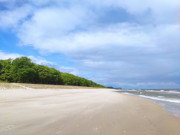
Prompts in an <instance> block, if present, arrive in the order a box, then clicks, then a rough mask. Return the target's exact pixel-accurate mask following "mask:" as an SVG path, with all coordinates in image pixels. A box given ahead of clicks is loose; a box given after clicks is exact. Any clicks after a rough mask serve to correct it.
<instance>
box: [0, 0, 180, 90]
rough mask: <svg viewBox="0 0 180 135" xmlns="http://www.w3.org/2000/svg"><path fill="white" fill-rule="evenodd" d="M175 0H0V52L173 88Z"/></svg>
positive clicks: (179, 32)
mask: <svg viewBox="0 0 180 135" xmlns="http://www.w3.org/2000/svg"><path fill="white" fill-rule="evenodd" d="M179 7H180V1H179V0H158V1H157V0H143V1H142V0H133V1H132V0H125V1H124V0H104V1H102V0H95V1H92V0H81V1H79V0H0V59H7V58H17V57H20V56H27V57H30V58H31V59H32V60H33V61H34V62H35V63H37V64H44V65H48V66H52V67H55V68H57V69H58V70H60V71H63V72H68V73H72V74H75V75H78V76H81V77H85V78H87V79H90V80H93V81H95V82H97V83H100V84H103V85H105V86H114V87H122V88H180V81H179V80H180V70H179V69H180V61H179V58H180V16H179V13H180V8H179Z"/></svg>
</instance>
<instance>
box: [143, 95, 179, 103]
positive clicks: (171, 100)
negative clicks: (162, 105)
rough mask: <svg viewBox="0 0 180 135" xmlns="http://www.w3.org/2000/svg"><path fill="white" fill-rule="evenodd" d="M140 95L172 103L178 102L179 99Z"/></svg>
mask: <svg viewBox="0 0 180 135" xmlns="http://www.w3.org/2000/svg"><path fill="white" fill-rule="evenodd" d="M139 96H140V97H144V98H148V99H152V100H159V101H166V102H172V103H180V100H179V99H170V98H169V99H167V98H160V97H159V98H158V97H151V96H144V95H139Z"/></svg>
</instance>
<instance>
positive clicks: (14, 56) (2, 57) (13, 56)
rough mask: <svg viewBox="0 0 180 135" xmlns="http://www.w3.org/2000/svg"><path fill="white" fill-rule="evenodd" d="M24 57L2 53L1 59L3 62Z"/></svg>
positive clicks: (0, 53)
mask: <svg viewBox="0 0 180 135" xmlns="http://www.w3.org/2000/svg"><path fill="white" fill-rule="evenodd" d="M21 56H22V55H20V54H15V53H5V52H3V51H0V59H1V60H6V59H10V58H12V59H15V58H18V57H21Z"/></svg>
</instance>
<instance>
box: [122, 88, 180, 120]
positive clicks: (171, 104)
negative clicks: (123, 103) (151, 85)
mask: <svg viewBox="0 0 180 135" xmlns="http://www.w3.org/2000/svg"><path fill="white" fill-rule="evenodd" d="M121 92H122V93H125V94H129V95H134V96H138V97H142V98H147V99H150V100H153V101H155V102H156V103H157V104H160V105H162V106H164V108H165V109H166V110H167V111H168V112H169V113H171V114H172V115H174V116H176V117H179V118H180V89H138V90H136V89H131V90H129V89H128V90H122V91H121Z"/></svg>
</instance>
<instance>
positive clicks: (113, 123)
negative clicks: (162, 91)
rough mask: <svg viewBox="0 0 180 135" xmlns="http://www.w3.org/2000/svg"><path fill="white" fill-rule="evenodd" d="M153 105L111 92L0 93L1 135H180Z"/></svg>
mask: <svg viewBox="0 0 180 135" xmlns="http://www.w3.org/2000/svg"><path fill="white" fill-rule="evenodd" d="M179 126H180V119H179V118H176V117H174V116H172V115H170V114H168V113H167V112H166V111H165V110H164V108H163V107H161V106H159V105H157V104H155V103H154V102H153V101H150V100H147V99H142V98H138V97H133V96H129V95H123V94H120V93H118V92H116V91H114V90H110V89H32V88H29V87H24V88H22V87H20V88H8V89H7V88H6V89H5V88H4V89H1V90H0V135H180V128H179Z"/></svg>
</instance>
